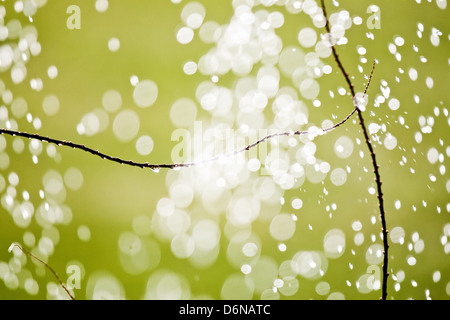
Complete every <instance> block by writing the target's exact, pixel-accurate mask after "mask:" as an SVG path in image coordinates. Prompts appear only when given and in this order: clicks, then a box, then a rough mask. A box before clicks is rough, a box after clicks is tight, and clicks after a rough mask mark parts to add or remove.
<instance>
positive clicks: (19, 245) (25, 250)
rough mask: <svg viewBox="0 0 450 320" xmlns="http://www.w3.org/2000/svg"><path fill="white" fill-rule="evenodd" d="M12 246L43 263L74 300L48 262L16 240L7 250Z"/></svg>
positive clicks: (10, 249) (11, 248)
mask: <svg viewBox="0 0 450 320" xmlns="http://www.w3.org/2000/svg"><path fill="white" fill-rule="evenodd" d="M14 247H17V248H19V249H20V250H21V251H22V252H23V253H24V254H26V255H27V256H29V257H30V258H32V259H34V260H36V261H37V262H39V263H41V264H42V265H44V267H46V268H47V269H48V270H49V271H50V272H51V273H52V274H53V275H54V276H55V278H56V280H58V282H59V284H60V285H61V287H62V288H63V289H64V290H65V291H66V292H67V294H68V295H69V297H70V298H71V299H72V300H75V297H74V296H73V295H72V294H71V293H70V291H69V289H67V287H66V285H65V284H64V283H63V282H62V280H61V278H60V277H59V275H58V273H56V271H55V270H53V268H52V267H50V266H49V265H48V263H46V262H44V261H42V260H41V259H39V258H38V257H36V256H35V255H34V254H32V253H31V252H30V251H28V250H27V249H25V248H24V247H22V245H21V244H20V243H18V242H13V243H12V244H11V245H10V246H9V249H8V251H9V252H11V251H12V250H13V249H14Z"/></svg>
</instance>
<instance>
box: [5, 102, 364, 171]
mask: <svg viewBox="0 0 450 320" xmlns="http://www.w3.org/2000/svg"><path fill="white" fill-rule="evenodd" d="M355 112H356V108H355V109H354V110H353V111H352V112H350V113H349V114H348V115H347V116H346V117H345V118H344V119H342V120H341V121H340V122H338V123H336V124H334V125H332V126H330V127H328V128H325V129H319V133H320V134H326V133H328V132H330V131H332V130H334V129H336V128H337V127H340V126H341V125H343V124H344V123H345V122H346V121H347V120H348V119H350V118H351V116H352V115H353V114H354V113H355ZM320 130H321V132H320ZM0 134H6V135H10V136H18V137H24V138H28V139H37V140H40V141H43V142H48V143H53V144H56V145H58V146H66V147H71V148H73V149H79V150H83V151H85V152H88V153H91V154H93V155H95V156H98V157H100V158H102V159H105V160H109V161H113V162H117V163H120V164H122V165H129V166H133V167H139V168H149V169H151V170H153V171H157V170H159V169H176V168H187V167H192V166H199V165H203V164H206V163H208V162H213V161H217V160H219V159H223V158H229V157H232V156H235V155H237V154H239V153H241V152H245V151H248V150H250V149H251V148H253V147H256V146H257V145H258V144H260V143H262V142H265V141H267V140H269V139H272V138H275V137H281V136H295V135H305V134H306V135H308V134H317V132H312V131H308V130H304V131H302V130H298V131H286V132H278V133H273V134H270V135H267V136H265V137H263V138H261V139H259V140H257V141H255V142H253V143H252V144H249V145H247V146H246V147H243V148H241V149H238V150H235V151H233V152H231V153H228V154H225V155H220V156H216V157H212V158H210V159H207V160H204V161H199V162H189V163H172V164H151V163H148V162H134V161H132V160H124V159H121V158H118V157H112V156H110V155H107V154H105V153H102V152H100V151H98V150H94V149H92V148H89V147H86V146H85V145H84V144H78V143H73V142H72V141H65V140H59V139H54V138H49V137H45V136H41V135H39V134H36V133H28V132H22V131H16V130H9V129H4V128H0Z"/></svg>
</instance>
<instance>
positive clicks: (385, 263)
mask: <svg viewBox="0 0 450 320" xmlns="http://www.w3.org/2000/svg"><path fill="white" fill-rule="evenodd" d="M321 4H322V10H323V14H324V17H325V20H326V22H325V29H326V30H327V34H328V36H329V37H330V43H331V33H330V25H329V22H328V16H327V12H326V8H325V1H324V0H321ZM331 49H332V53H333V57H334V60H335V61H336V64H337V65H338V67H339V69H340V70H341V72H342V74H343V76H344V78H345V81H346V82H347V84H348V88H349V90H350V92H351V95H352V100H353V104H354V106H355V108H356V110H357V112H358V118H359V123H360V126H361V129H362V131H363V134H364V139H365V141H366V145H367V148H368V149H369V152H370V157H371V159H372V166H373V169H374V170H373V171H374V174H375V182H376V185H377V198H378V204H379V208H380V219H381V230H382V234H383V247H384V252H383V254H384V260H383V285H382V296H381V299H382V300H386V297H387V278H388V276H389V272H388V249H389V244H388V230H387V228H386V212H385V210H384V200H383V192H382V190H381V184H382V182H381V177H380V171H379V165H378V163H377V159H376V155H375V151H374V149H373V146H372V143H371V142H370V137H369V134H368V132H367V128H366V125H365V123H364V117H363V113H362V111H361V109H360V108H359V106H358V102H357V100H356V95H355V90H354V86H353V83H352V82H351V80H350V77H349V75H348V73H347V72H346V71H345V69H344V66H343V65H342V63H341V60H340V59H339V56H338V54H337V52H336V48H335V46H334V45H332V46H331ZM375 63H376V61H374V65H373V67H372V72H371V73H370V78H369V82H368V84H367V86H366V89H365V90H364V94H365V93H366V92H367V89H368V85H369V83H370V79H371V77H372V74H373V69H374V67H375Z"/></svg>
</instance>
